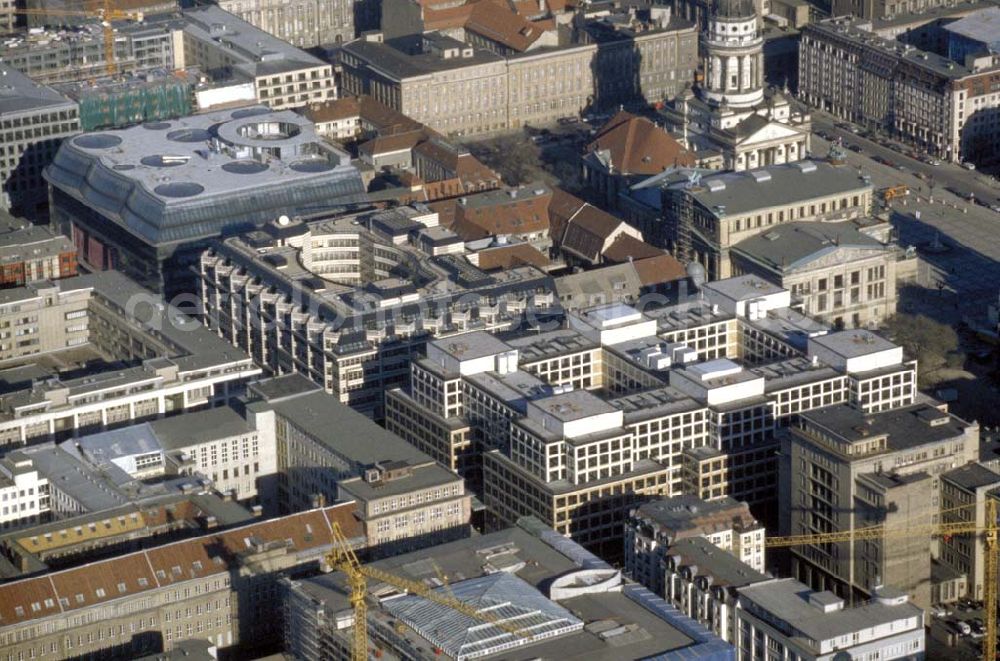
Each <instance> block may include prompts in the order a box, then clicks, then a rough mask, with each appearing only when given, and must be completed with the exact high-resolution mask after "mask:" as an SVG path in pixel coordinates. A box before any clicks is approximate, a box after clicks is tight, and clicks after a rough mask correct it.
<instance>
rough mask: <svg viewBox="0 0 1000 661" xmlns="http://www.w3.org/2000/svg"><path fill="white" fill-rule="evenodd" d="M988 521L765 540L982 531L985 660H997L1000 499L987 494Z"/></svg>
mask: <svg viewBox="0 0 1000 661" xmlns="http://www.w3.org/2000/svg"><path fill="white" fill-rule="evenodd" d="M971 507H975V505H963V506H960V507H956V508H952V509H953V510H960V509H968V508H971ZM985 509H986V517H985V518H986V522H985V524H984V525H979V524H978V523H977V522H976V521H958V522H955V523H930V524H918V525H913V526H905V527H888V528H887V527H885V526H881V525H877V526H868V527H864V528H855V529H853V530H844V531H840V532H830V533H816V534H808V535H792V536H789V537H768V538H767V539H766V540H765V543H766V545H767V546H768V547H769V548H782V547H784V548H787V547H791V546H811V545H814V544H839V543H845V542H857V541H866V540H889V539H905V538H913V537H916V536H922V535H927V536H933V535H938V536H940V537H951V536H952V535H967V534H975V535H982V536H983V542H984V546H985V549H984V554H983V555H984V558H983V623H984V625H985V628H986V635H985V636H984V638H983V659H984V661H995V660H996V657H997V655H996V646H997V579H998V573H997V567H998V558H997V554H998V552H1000V546H998V543H997V542H998V538H1000V524H998V521H997V502H996V501H995V500H994V499H993V498H986V503H985ZM947 511H949V510H942V513H944V512H947Z"/></svg>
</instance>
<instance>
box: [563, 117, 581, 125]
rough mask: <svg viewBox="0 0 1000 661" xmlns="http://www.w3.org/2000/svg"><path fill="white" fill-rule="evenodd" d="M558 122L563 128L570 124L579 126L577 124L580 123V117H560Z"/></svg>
mask: <svg viewBox="0 0 1000 661" xmlns="http://www.w3.org/2000/svg"><path fill="white" fill-rule="evenodd" d="M558 121H559V123H560V124H562V125H563V126H566V125H569V124H577V123H579V121H580V118H579V117H560V118H559V120H558Z"/></svg>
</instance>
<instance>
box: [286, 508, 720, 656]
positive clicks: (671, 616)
mask: <svg viewBox="0 0 1000 661" xmlns="http://www.w3.org/2000/svg"><path fill="white" fill-rule="evenodd" d="M520 525H521V526H524V527H516V528H508V529H505V530H502V531H500V532H496V533H491V534H488V535H481V536H476V537H471V538H468V539H463V540H460V541H457V542H452V543H448V544H441V545H439V546H436V547H434V549H433V555H434V557H433V559H430V558H428V557H427V553H426V552H418V553H408V554H404V555H400V556H395V557H393V558H388V559H386V560H381V561H378V562H376V563H374V566H375V567H376V568H378V569H381V570H383V571H387V572H391V573H393V574H396V575H398V576H401V577H405V578H408V579H410V580H414V581H418V582H422V583H425V584H426V585H427V586H428V587H431V588H433V587H434V586H437V585H439V584H440V581H439V580H438V578H437V577H438V575H439V572H443V573H445V574H447V575H448V577H449V584H450V586H451V589H452V591H453V592H454V593H455V594H456V596H458V598H460V599H462V600H463V601H466V602H467V603H470V604H471V605H473V606H474V607H477V608H479V607H492V608H494V609H497V610H494V612H495V613H499V614H500V616H502V617H515V616H516V611H517V610H518V609H521V608H529V610H531V611H532V612H534V613H535V615H533V616H532V619H531V621H532V622H535V623H536V625H538V626H545V627H548V628H549V629H551V630H552V631H553V633H554V635H553V636H552V637H551V638H548V639H545V640H542V641H539V642H537V643H528V644H525V645H522V646H519V645H512V646H509V648H508V649H504V650H502V651H501V650H497V651H492V650H489V649H487V648H483V652H484V653H485V656H484V657H483V658H503V659H508V660H510V661H527V660H529V659H555V658H559V659H572V660H579V661H584V660H586V661H622V660H623V659H646V658H675V657H674V656H672V654H677V655H678V656H677V657H676V658H678V659H680V658H688V657H687V656H685V655H687V654H690V657H691V658H698V656H697V654H698V652H702V653H707V652H708V651H709V648H711V649H712V650H716V648H718V651H720V652H721V650H722V649H723V648H724V647H726V646H725V645H724V644H722V643H721V641H718V639H715V638H714V637H712V636H711V635H710V634H707V632H706V631H705V630H704V629H703V628H702V627H700V625H697V624H695V623H694V622H692V621H691V620H689V619H687V618H685V617H683V616H682V615H680V613H678V612H677V611H676V610H674V609H673V608H671V607H670V606H668V605H666V604H665V603H664V602H663V601H662V600H660V599H658V598H656V597H655V596H653V595H652V594H651V593H650V592H649V591H648V590H646V589H645V588H642V587H640V586H636V585H628V586H625V587H624V588H623V589H622V590H620V591H617V590H616V591H608V592H598V593H593V594H581V595H579V596H572V597H570V598H566V599H561V600H559V601H554V600H552V599H550V598H549V597H548V596H547V595H548V590H549V588H548V585H549V584H550V583H551V581H552V580H553V579H556V578H558V577H562V576H565V575H567V574H570V573H572V572H574V571H578V570H580V569H581V568H587V569H592V570H595V571H599V572H613V570H612V569H611V567H609V566H608V565H607V564H606V563H604V562H603V561H601V560H600V559H598V558H596V557H595V556H593V555H591V554H589V553H587V552H586V551H584V550H583V549H582V548H581V547H579V546H578V545H576V544H575V543H573V542H571V541H570V540H566V539H565V538H560V537H559V536H558V535H556V533H554V532H553V531H551V530H548V529H545V528H544V527H542V526H537V527H538V528H539V530H537V531H535V530H532V528H531V527H530V520H522V523H521V524H520ZM501 570H502V571H501ZM372 583H373V586H372V587H374V589H376V590H378V589H379V584H378V582H377V581H373V582H372ZM299 587H300V589H302V590H304V591H305V592H306V593H308V594H309V595H310V596H312V597H313V598H315V599H317V600H319V601H321V602H323V603H324V605H325V609H326V610H327V612H332V611H338V610H340V609H343V608H346V607H348V605H349V604H348V600H347V586H346V584H345V579H344V576H343V574H340V573H334V574H327V575H325V576H319V577H315V578H309V579H305V580H302V581H299ZM438 589H440V590H442V591H445V590H446V588H438ZM421 602H423V603H421ZM369 617H374V618H376V621H378V622H379V623H380V624H382V625H384V626H391V621H392V620H393V619H397V618H398V619H402V620H403V621H404V622H406V621H410V622H413V623H414V624H416V625H417V626H419V627H420V628H422V629H423V628H425V627H424V623H425V622H426V621H427V618H428V617H433V618H434V620H433V621H435V622H437V623H440V624H443V625H445V626H440V627H435V628H434V629H433V630H434V631H435V632H436V633H438V632H439V635H443V636H445V638H444V639H443V640H442V641H441V646H442V647H443V648H445V650H446V653H445V654H442V658H454V657H452V656H451V655H449V654H448V653H447V650H450V649H451V648H452V647H453V646H455V645H457V644H458V643H463V644H466V645H472V644H475V643H476V641H477V640H478V637H476V636H475V635H470V634H474V633H475V630H476V629H481V628H482V627H473V626H472V625H473V624H474V623H475V622H474V621H471V620H469V619H468V618H467V616H462V615H460V614H456V613H454V612H453V611H452V612H448V611H445V610H441V609H440V608H439V607H435V606H434V605H432V604H430V603H428V602H426V601H424V600H422V599H419V598H417V597H402V598H398V599H390V600H388V601H386V602H384V605H383V606H382V607H375V608H371V609H370V610H369ZM536 619H537V622H536ZM543 621H544V622H546V623H545V624H543ZM574 621H576V622H575V624H574ZM451 623H454V624H455V625H456V626H455V627H451V626H449V624H451ZM559 623H562V626H560V625H559ZM565 625H571V626H565ZM620 627H624V629H619V628H620ZM426 628H427V629H430V627H429V626H428V627H426ZM612 630H615V631H612ZM452 631H454V634H450V633H448V632H452ZM401 635H403V636H404V638H405V639H406V641H407V642H408V643H410V644H412V645H414V646H419V647H426V646H427V639H425V638H424V637H422V636H421V635H420V634H417V633H416V632H415V631H414V628H413V626H411V627H408V628H407V629H406V630H405V631H404V632H403V633H402V634H401ZM503 637H504V635H503V634H499V639H502V638H503Z"/></svg>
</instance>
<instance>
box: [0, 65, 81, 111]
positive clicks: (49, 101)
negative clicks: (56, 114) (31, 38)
mask: <svg viewBox="0 0 1000 661" xmlns="http://www.w3.org/2000/svg"><path fill="white" fill-rule="evenodd" d="M0 80H2V81H3V82H2V84H0V116H7V115H10V116H12V117H13V116H18V115H30V114H34V113H36V112H43V111H54V110H56V111H57V110H68V109H74V110H75V109H76V103H74V102H73V101H71V100H69V99H67V98H66V97H65V96H63V95H62V94H60V93H59V92H57V91H55V90H54V89H52V88H51V87H47V86H45V85H39V84H38V83H36V82H35V81H33V80H32V79H31V78H29V77H28V76H26V75H24V74H23V73H21V72H20V71H18V70H17V69H14V68H13V67H9V66H6V65H0Z"/></svg>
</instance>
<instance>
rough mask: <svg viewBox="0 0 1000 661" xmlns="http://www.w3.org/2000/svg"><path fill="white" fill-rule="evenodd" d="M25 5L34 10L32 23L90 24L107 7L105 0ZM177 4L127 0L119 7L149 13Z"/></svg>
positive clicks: (36, 0) (41, 0)
mask: <svg viewBox="0 0 1000 661" xmlns="http://www.w3.org/2000/svg"><path fill="white" fill-rule="evenodd" d="M24 5H25V7H26V8H27V9H30V10H31V14H30V15H29V16H28V21H27V23H28V25H29V26H30V27H43V26H61V27H78V26H80V25H85V24H90V23H92V22H94V20H95V19H96V18H97V17H98V12H100V11H101V10H102V9H103V8H104V4H103V2H102V0H26V1H25V3H24ZM177 6H178V3H177V0H125V1H124V2H121V3H119V5H118V7H116V8H118V9H121V10H123V11H126V12H130V13H131V12H135V13H137V14H143V15H146V14H164V13H169V12H173V11H176V9H177ZM50 12H51V13H50Z"/></svg>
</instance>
